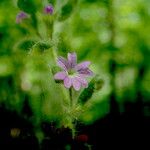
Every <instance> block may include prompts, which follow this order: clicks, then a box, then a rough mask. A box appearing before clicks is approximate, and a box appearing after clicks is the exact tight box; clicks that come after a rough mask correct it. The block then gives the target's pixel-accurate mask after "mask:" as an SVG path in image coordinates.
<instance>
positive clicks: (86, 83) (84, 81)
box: [76, 76, 88, 88]
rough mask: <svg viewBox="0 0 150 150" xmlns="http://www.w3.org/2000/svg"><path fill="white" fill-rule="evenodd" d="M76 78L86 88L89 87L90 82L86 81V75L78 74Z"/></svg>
mask: <svg viewBox="0 0 150 150" xmlns="http://www.w3.org/2000/svg"><path fill="white" fill-rule="evenodd" d="M76 78H77V80H78V81H79V82H80V83H81V85H82V87H84V88H87V87H88V82H87V81H86V79H84V77H82V76H78V77H76Z"/></svg>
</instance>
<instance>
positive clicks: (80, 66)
mask: <svg viewBox="0 0 150 150" xmlns="http://www.w3.org/2000/svg"><path fill="white" fill-rule="evenodd" d="M90 64H91V62H90V61H84V62H82V63H79V64H77V65H76V66H75V69H76V70H81V69H86V68H88V67H89V65H90Z"/></svg>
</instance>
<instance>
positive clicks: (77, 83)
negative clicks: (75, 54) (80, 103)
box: [72, 77, 81, 91]
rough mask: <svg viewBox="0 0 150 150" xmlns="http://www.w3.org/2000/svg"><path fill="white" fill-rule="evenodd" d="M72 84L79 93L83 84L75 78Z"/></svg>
mask: <svg viewBox="0 0 150 150" xmlns="http://www.w3.org/2000/svg"><path fill="white" fill-rule="evenodd" d="M72 84H73V87H74V89H75V90H76V91H79V90H80V88H81V83H80V82H79V81H78V79H77V78H76V77H75V78H73V79H72Z"/></svg>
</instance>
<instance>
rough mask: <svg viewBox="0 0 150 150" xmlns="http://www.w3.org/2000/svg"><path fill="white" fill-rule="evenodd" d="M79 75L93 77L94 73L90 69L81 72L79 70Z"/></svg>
mask: <svg viewBox="0 0 150 150" xmlns="http://www.w3.org/2000/svg"><path fill="white" fill-rule="evenodd" d="M78 73H79V74H80V75H83V76H85V77H86V76H93V72H92V71H91V70H90V69H88V68H86V69H81V70H79V71H78Z"/></svg>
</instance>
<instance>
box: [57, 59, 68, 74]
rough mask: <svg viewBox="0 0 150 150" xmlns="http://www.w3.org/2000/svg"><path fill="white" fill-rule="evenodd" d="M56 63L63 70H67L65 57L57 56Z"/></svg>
mask: <svg viewBox="0 0 150 150" xmlns="http://www.w3.org/2000/svg"><path fill="white" fill-rule="evenodd" d="M57 64H58V66H59V67H61V68H62V69H64V70H65V71H67V69H68V62H67V60H66V59H65V58H63V57H59V58H58V60H57Z"/></svg>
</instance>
